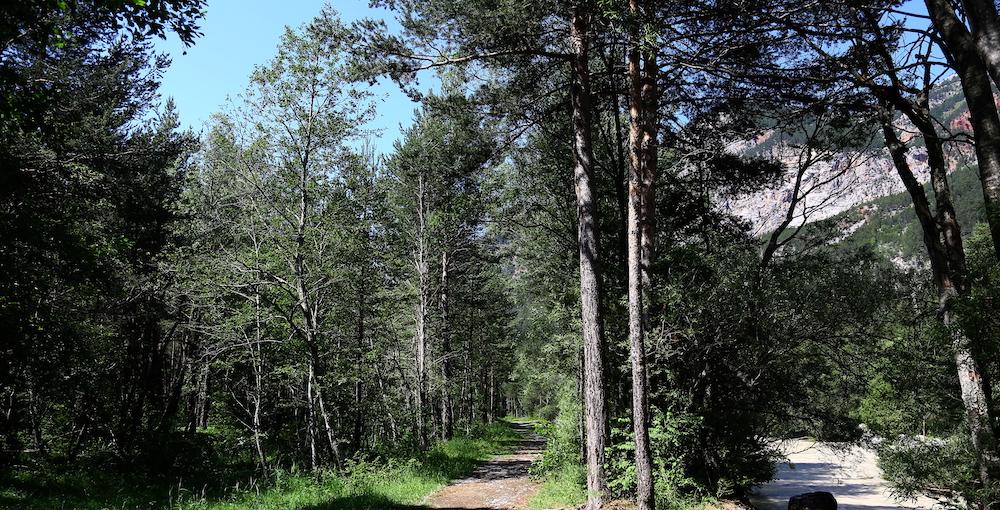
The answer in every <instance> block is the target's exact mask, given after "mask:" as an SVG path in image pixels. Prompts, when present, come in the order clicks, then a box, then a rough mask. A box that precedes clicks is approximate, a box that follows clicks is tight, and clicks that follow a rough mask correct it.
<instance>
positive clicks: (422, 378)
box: [414, 173, 429, 448]
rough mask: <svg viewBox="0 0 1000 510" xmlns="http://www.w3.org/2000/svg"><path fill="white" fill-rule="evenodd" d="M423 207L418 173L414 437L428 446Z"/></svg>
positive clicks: (426, 275) (422, 195)
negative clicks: (415, 423)
mask: <svg viewBox="0 0 1000 510" xmlns="http://www.w3.org/2000/svg"><path fill="white" fill-rule="evenodd" d="M424 215H425V209H424V176H423V173H420V174H419V175H418V176H417V236H416V246H415V250H414V266H415V269H416V272H417V304H416V332H415V335H414V336H415V343H416V377H417V381H416V383H417V384H416V386H417V389H416V391H415V392H414V396H415V398H416V406H415V407H416V410H415V411H416V421H417V439H418V441H420V447H421V448H427V446H428V440H427V425H426V423H424V407H425V406H426V405H427V373H426V366H425V361H426V359H427V301H428V295H427V294H428V290H429V289H428V283H429V282H428V281H427V278H428V274H427V240H426V218H425V217H424Z"/></svg>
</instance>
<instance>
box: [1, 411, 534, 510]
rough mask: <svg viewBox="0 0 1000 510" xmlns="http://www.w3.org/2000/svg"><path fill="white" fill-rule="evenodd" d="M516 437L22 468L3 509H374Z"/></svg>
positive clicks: (440, 480)
mask: <svg viewBox="0 0 1000 510" xmlns="http://www.w3.org/2000/svg"><path fill="white" fill-rule="evenodd" d="M516 438H517V434H516V433H515V432H513V430H512V429H511V428H510V426H509V425H507V424H504V423H502V422H501V423H495V424H492V425H489V426H483V427H480V428H479V429H478V430H477V431H476V432H475V433H474V434H473V435H470V436H468V437H462V438H456V439H453V440H451V441H445V442H442V443H438V444H436V445H435V446H434V447H432V448H431V449H430V450H428V451H427V452H426V453H424V454H421V455H419V456H417V457H411V458H400V457H390V458H386V459H374V460H364V459H360V458H359V459H356V460H351V461H349V462H348V463H347V464H346V465H345V467H344V469H343V470H342V471H321V472H317V473H309V474H302V473H297V472H295V470H292V471H285V470H277V471H275V472H274V473H273V474H272V475H270V476H269V477H266V478H261V477H258V476H256V475H254V474H253V473H252V471H250V472H249V473H248V472H246V471H243V472H239V471H232V472H229V473H222V472H214V473H205V474H199V473H198V472H189V471H188V470H187V469H186V468H185V466H178V468H177V471H176V472H177V473H178V475H177V477H176V478H169V479H168V478H146V477H143V476H141V475H138V474H134V473H132V474H130V473H106V472H102V471H101V470H99V469H95V470H76V469H62V470H60V469H58V468H55V467H46V468H42V469H38V470H30V471H26V470H19V471H16V472H13V473H8V474H6V475H5V477H4V478H3V479H2V480H0V487H2V489H0V508H18V509H24V510H34V509H38V510H42V509H50V508H74V509H81V510H91V509H93V510H98V509H100V510H104V509H125V510H129V509H139V508H171V509H178V510H229V509H233V510H235V509H244V508H254V509H261V510H270V509H274V510H278V509H317V508H324V509H327V508H329V509H341V508H343V509H355V508H356V509H371V510H379V509H383V508H386V507H387V506H391V505H416V504H418V503H419V502H420V501H421V500H422V499H423V498H424V497H425V496H426V495H427V494H430V493H431V492H433V491H435V490H437V489H438V488H440V487H441V486H442V485H444V484H446V483H448V482H449V481H450V480H452V479H454V478H457V477H460V476H463V475H465V474H467V473H469V472H470V471H471V470H472V469H473V468H474V467H475V466H476V465H477V464H478V463H480V462H482V461H483V460H486V459H488V458H490V457H492V456H494V455H499V454H503V453H507V452H508V451H509V449H510V444H511V441H512V440H514V439H516ZM205 439H206V440H208V439H209V438H205ZM202 444H203V446H212V445H210V444H209V442H205V441H203V442H202ZM214 448H216V449H218V448H219V446H218V445H214ZM213 465H214V466H216V467H219V466H224V465H225V459H224V458H219V459H216V461H215V463H214V464H213ZM181 473H183V474H181Z"/></svg>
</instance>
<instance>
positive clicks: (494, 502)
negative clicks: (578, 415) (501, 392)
mask: <svg viewBox="0 0 1000 510" xmlns="http://www.w3.org/2000/svg"><path fill="white" fill-rule="evenodd" d="M511 427H512V428H513V429H514V430H515V432H517V433H518V434H519V435H520V436H521V439H520V440H519V441H518V443H517V444H516V446H515V451H514V452H513V453H511V454H507V455H500V456H497V457H496V458H494V459H491V460H488V461H486V462H484V463H483V464H482V465H480V466H479V467H477V468H476V469H475V471H473V472H472V473H471V474H470V475H469V476H468V477H466V478H463V479H461V480H457V481H455V482H454V483H452V484H450V485H448V486H447V487H444V488H442V489H441V490H439V491H437V492H435V493H433V494H431V495H430V496H429V497H428V498H427V502H426V504H427V506H429V507H431V508H448V509H456V510H457V509H482V510H485V509H511V510H516V509H522V508H528V502H529V500H530V499H531V498H532V497H533V496H534V495H535V494H536V493H537V492H538V484H537V483H535V482H534V481H532V480H531V478H529V476H528V468H529V467H530V466H531V463H532V462H535V461H536V460H538V459H539V458H540V457H541V455H542V452H543V451H544V450H545V440H544V439H543V438H542V436H540V435H538V434H537V433H535V432H534V430H533V425H532V424H531V423H512V424H511Z"/></svg>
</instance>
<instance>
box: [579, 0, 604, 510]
mask: <svg viewBox="0 0 1000 510" xmlns="http://www.w3.org/2000/svg"><path fill="white" fill-rule="evenodd" d="M589 18H590V15H589V13H587V12H584V10H583V8H581V7H580V6H576V7H574V9H573V13H572V19H571V20H570V41H569V42H570V47H571V48H572V56H571V63H572V76H573V85H572V91H571V92H572V93H571V96H572V105H573V153H574V159H575V164H574V168H573V176H574V179H575V182H576V204H577V208H576V209H577V229H578V230H577V235H578V244H579V249H580V313H581V319H582V322H583V360H584V362H583V383H584V384H583V386H584V391H583V394H584V396H583V398H584V410H585V414H586V418H585V425H586V426H585V428H586V441H585V443H586V446H585V451H586V461H587V509H588V510H597V509H599V508H601V506H602V505H603V503H604V501H605V499H606V495H607V492H608V489H607V480H606V477H605V473H604V446H605V443H606V440H607V439H606V438H607V415H606V411H605V408H604V404H605V402H604V360H603V353H604V338H603V336H604V334H603V331H602V325H601V299H600V297H601V296H600V279H601V263H600V257H599V254H600V251H599V242H600V241H599V237H600V236H599V235H598V230H597V229H598V223H597V210H598V209H597V202H596V200H595V196H594V190H593V187H592V186H593V184H592V180H593V177H594V151H593V145H592V140H591V136H592V134H591V110H590V109H591V104H590V66H589V62H588V59H589V46H590V41H589V29H590V28H589V21H590V19H589Z"/></svg>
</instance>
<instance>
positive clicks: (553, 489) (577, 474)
mask: <svg viewBox="0 0 1000 510" xmlns="http://www.w3.org/2000/svg"><path fill="white" fill-rule="evenodd" d="M586 478H587V473H586V470H585V469H584V467H583V466H579V465H565V466H562V467H560V468H559V469H557V470H554V471H551V472H548V473H546V474H545V475H544V478H543V479H542V485H541V487H539V489H538V493H537V494H535V496H534V497H533V498H531V501H529V502H528V504H529V505H530V506H531V508H533V509H535V510H548V509H553V508H577V507H579V506H580V505H582V504H583V503H585V502H586V501H587V489H586V486H585V483H586V482H585V481H586Z"/></svg>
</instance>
